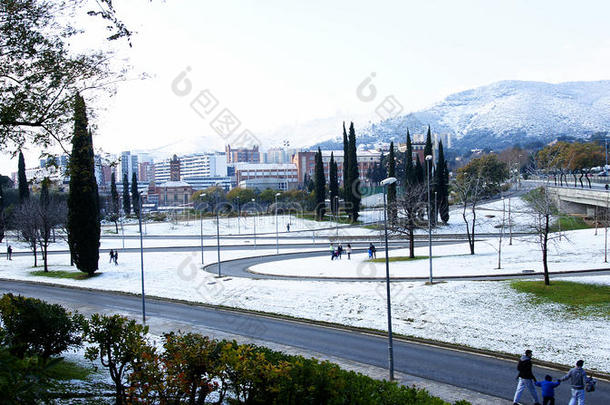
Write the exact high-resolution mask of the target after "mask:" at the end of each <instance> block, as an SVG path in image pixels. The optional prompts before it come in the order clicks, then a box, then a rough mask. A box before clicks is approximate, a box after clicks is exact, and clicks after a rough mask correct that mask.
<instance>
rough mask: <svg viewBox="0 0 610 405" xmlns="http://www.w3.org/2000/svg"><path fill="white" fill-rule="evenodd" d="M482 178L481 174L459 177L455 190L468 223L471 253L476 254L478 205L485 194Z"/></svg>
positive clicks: (465, 222)
mask: <svg viewBox="0 0 610 405" xmlns="http://www.w3.org/2000/svg"><path fill="white" fill-rule="evenodd" d="M482 182H483V180H482V178H481V176H479V175H474V176H468V173H466V175H464V176H461V177H458V178H457V179H456V181H455V183H454V185H453V186H454V190H455V191H456V192H457V195H458V198H459V199H460V201H461V202H462V218H463V219H464V224H465V225H466V237H467V238H468V246H469V248H470V254H471V255H473V254H474V243H475V229H476V224H477V211H476V208H477V205H478V204H479V202H480V201H481V197H482V196H483V185H482Z"/></svg>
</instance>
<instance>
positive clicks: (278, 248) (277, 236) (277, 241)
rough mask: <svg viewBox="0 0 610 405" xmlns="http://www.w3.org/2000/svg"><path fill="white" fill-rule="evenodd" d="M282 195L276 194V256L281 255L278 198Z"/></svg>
mask: <svg viewBox="0 0 610 405" xmlns="http://www.w3.org/2000/svg"><path fill="white" fill-rule="evenodd" d="M280 195H281V193H275V254H276V255H279V254H280V233H279V229H278V221H277V198H278V197H279V196H280Z"/></svg>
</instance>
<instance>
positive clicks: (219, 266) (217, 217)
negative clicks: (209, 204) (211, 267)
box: [214, 195, 222, 277]
mask: <svg viewBox="0 0 610 405" xmlns="http://www.w3.org/2000/svg"><path fill="white" fill-rule="evenodd" d="M218 204H219V196H218V195H216V207H214V211H216V255H217V259H218V277H222V269H221V265H222V263H220V217H219V216H218Z"/></svg>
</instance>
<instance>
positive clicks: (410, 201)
mask: <svg viewBox="0 0 610 405" xmlns="http://www.w3.org/2000/svg"><path fill="white" fill-rule="evenodd" d="M426 195H427V188H426V185H425V184H424V183H420V184H417V183H416V184H413V185H408V186H407V187H406V189H405V191H404V193H402V194H401V195H400V197H398V199H397V201H396V211H397V213H398V216H397V221H396V223H395V224H394V225H392V231H393V232H397V233H402V234H407V235H408V237H409V257H410V258H414V257H415V245H414V243H413V242H414V239H415V236H414V232H415V230H416V229H417V228H420V227H422V226H423V225H424V224H425V223H427V222H425V220H424V219H423V217H424V214H425V213H426V209H427V205H426Z"/></svg>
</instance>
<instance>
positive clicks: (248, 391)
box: [127, 333, 467, 405]
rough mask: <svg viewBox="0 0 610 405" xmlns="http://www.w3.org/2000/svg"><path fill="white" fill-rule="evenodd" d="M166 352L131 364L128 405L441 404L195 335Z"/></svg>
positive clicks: (421, 394) (326, 367) (420, 393)
mask: <svg viewBox="0 0 610 405" xmlns="http://www.w3.org/2000/svg"><path fill="white" fill-rule="evenodd" d="M163 346H164V349H165V351H164V352H163V353H162V354H159V353H157V352H156V350H155V349H154V348H152V347H149V349H148V351H145V352H146V353H147V355H144V356H141V357H140V358H139V359H138V360H137V361H135V362H134V366H133V367H131V369H132V370H133V372H132V373H131V374H130V375H129V381H130V382H131V384H132V385H131V387H130V388H129V389H128V392H129V395H128V398H127V403H134V404H135V403H142V402H145V403H147V404H167V403H184V404H193V405H194V404H203V403H204V402H205V400H206V398H207V396H208V395H209V394H210V393H212V392H215V391H216V393H217V395H218V396H217V402H216V403H229V404H254V405H263V404H278V405H279V404H282V405H284V404H288V405H305V404H328V405H343V404H361V405H369V404H371V405H373V404H375V405H377V404H382V405H384V404H387V405H390V404H421V405H441V404H446V402H444V401H442V400H441V399H439V398H435V397H432V396H431V395H429V394H428V393H427V392H426V391H424V390H419V389H416V388H413V387H404V386H400V385H398V384H396V383H395V382H389V381H378V380H375V379H372V378H370V377H368V376H365V375H363V374H360V373H355V372H353V371H346V370H342V369H341V368H340V367H339V366H338V365H336V364H333V363H330V362H328V361H323V362H320V361H318V360H316V359H307V358H304V357H302V356H291V355H286V354H284V353H281V352H277V351H273V350H270V349H268V348H265V347H259V346H254V345H240V344H238V343H237V342H235V341H232V342H228V341H220V342H217V341H214V340H211V339H209V338H207V337H204V336H201V335H198V334H192V333H189V334H174V333H171V334H167V335H165V337H164V345H163ZM460 404H467V402H461V403H460Z"/></svg>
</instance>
